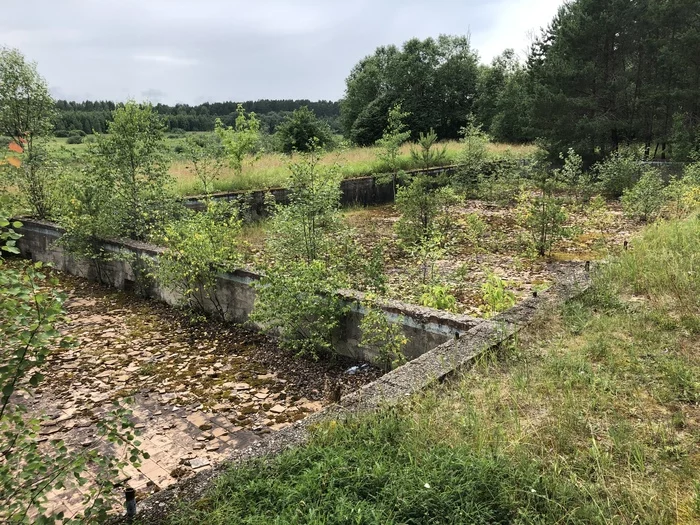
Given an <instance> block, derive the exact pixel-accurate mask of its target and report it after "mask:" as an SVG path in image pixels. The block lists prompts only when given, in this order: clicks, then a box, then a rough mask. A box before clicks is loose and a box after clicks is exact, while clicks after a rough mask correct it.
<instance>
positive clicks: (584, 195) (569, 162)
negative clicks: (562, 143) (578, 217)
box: [558, 148, 596, 204]
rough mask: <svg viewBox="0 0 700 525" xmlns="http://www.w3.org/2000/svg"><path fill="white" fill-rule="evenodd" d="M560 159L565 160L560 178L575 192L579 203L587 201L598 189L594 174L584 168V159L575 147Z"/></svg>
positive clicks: (560, 171)
mask: <svg viewBox="0 0 700 525" xmlns="http://www.w3.org/2000/svg"><path fill="white" fill-rule="evenodd" d="M559 159H561V160H563V161H564V166H563V167H562V168H561V169H560V170H559V173H558V177H559V179H560V180H561V181H562V182H563V183H564V184H566V185H567V186H568V188H569V190H570V191H572V192H573V194H574V199H575V200H576V203H577V204H585V203H587V202H588V201H589V200H590V199H591V197H592V196H593V193H594V192H595V190H596V187H595V182H594V180H593V174H592V173H591V172H588V171H584V169H583V159H582V158H581V156H580V155H579V154H577V153H576V152H575V151H574V150H573V149H571V148H569V151H568V152H567V153H566V155H564V154H563V153H561V154H560V155H559Z"/></svg>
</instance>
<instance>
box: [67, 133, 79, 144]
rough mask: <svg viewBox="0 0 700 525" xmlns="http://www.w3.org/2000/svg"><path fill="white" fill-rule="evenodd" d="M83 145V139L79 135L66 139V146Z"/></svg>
mask: <svg viewBox="0 0 700 525" xmlns="http://www.w3.org/2000/svg"><path fill="white" fill-rule="evenodd" d="M82 143H83V137H81V136H80V135H71V136H70V137H68V138H67V139H66V144H82Z"/></svg>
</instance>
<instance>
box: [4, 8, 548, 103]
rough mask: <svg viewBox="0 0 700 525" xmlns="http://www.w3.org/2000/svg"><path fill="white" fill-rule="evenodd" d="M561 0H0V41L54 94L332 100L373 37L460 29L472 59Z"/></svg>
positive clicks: (519, 43)
mask: <svg viewBox="0 0 700 525" xmlns="http://www.w3.org/2000/svg"><path fill="white" fill-rule="evenodd" d="M561 3H562V0H495V1H485V0H461V1H460V0H349V1H348V0H343V1H336V0H325V1H321V0H317V1H312V0H257V1H248V2H243V1H238V0H139V1H136V0H60V1H59V0H21V1H13V2H11V1H10V0H0V12H1V13H2V14H1V16H0V45H6V46H10V47H17V48H19V49H20V50H21V51H22V52H23V53H24V54H25V55H26V56H27V57H28V58H29V59H31V60H35V61H36V62H38V66H39V71H40V72H41V74H42V75H43V76H44V77H45V78H46V79H47V80H48V82H49V85H50V87H51V91H52V93H53V95H54V96H55V97H56V98H62V99H68V100H85V99H90V100H97V99H99V100H105V99H108V100H117V101H121V100H125V99H127V98H135V99H137V100H143V99H148V100H150V101H152V102H164V103H171V104H172V103H175V102H185V103H189V104H196V103H200V102H204V101H223V100H235V101H242V100H251V99H262V98H307V99H310V100H319V99H330V100H336V99H339V98H340V97H342V96H343V91H344V88H345V78H346V77H347V75H348V73H349V72H350V69H351V68H352V66H353V65H355V64H356V63H357V62H358V61H359V60H360V59H361V58H362V57H364V56H366V55H369V54H371V53H373V52H374V50H375V49H376V48H377V46H380V45H387V44H396V45H401V44H402V43H403V42H404V41H406V40H408V39H409V38H412V37H419V38H426V37H429V36H432V37H436V36H438V35H439V34H441V33H445V34H452V35H464V34H467V33H470V34H471V42H472V46H473V47H474V48H475V49H476V50H477V51H478V53H479V56H480V57H481V60H482V61H483V62H489V61H490V60H491V59H492V58H493V57H494V56H495V55H498V54H499V53H501V52H502V51H503V50H504V49H506V48H508V47H512V48H514V49H515V50H516V51H517V52H519V53H520V54H521V55H523V52H524V50H525V48H526V46H527V44H528V42H529V37H528V32H532V31H533V30H534V31H538V30H539V28H540V27H544V26H546V25H547V24H548V23H549V21H550V20H551V19H552V17H553V16H554V14H555V13H556V10H557V7H558V6H559V5H560V4H561Z"/></svg>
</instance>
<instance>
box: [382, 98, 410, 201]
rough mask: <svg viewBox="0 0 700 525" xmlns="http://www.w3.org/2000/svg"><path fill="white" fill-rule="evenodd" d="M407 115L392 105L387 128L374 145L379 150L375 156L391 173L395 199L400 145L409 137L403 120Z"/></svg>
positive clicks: (396, 105)
mask: <svg viewBox="0 0 700 525" xmlns="http://www.w3.org/2000/svg"><path fill="white" fill-rule="evenodd" d="M407 116H408V113H407V112H405V111H401V104H394V106H393V107H392V108H391V109H390V110H389V116H388V119H387V126H386V128H384V134H383V135H382V138H380V139H379V140H378V141H377V142H376V144H377V146H379V147H380V148H381V150H380V151H379V153H378V154H377V156H378V157H379V160H381V161H383V162H384V163H385V164H386V165H387V166H388V167H389V172H390V173H391V187H392V192H393V194H394V198H396V179H397V177H398V172H399V152H400V151H401V145H402V144H403V143H404V142H406V141H407V140H408V139H409V138H410V137H411V130H410V129H408V128H407V127H406V124H404V119H405V118H406V117H407Z"/></svg>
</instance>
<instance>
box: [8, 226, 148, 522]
mask: <svg viewBox="0 0 700 525" xmlns="http://www.w3.org/2000/svg"><path fill="white" fill-rule="evenodd" d="M20 226H21V224H19V223H12V224H10V222H9V221H8V220H7V219H6V218H5V217H0V231H1V233H0V239H1V245H0V248H2V252H10V253H17V251H18V250H17V248H16V247H15V245H14V243H15V241H16V240H17V239H18V237H19V235H18V234H16V233H15V232H14V229H15V228H18V227H20ZM2 252H0V253H2ZM0 268H1V271H0V336H2V340H3V345H2V349H1V350H0V388H1V389H2V397H1V398H0V451H1V452H2V461H0V521H2V522H3V523H27V524H28V523H47V524H50V523H55V522H56V520H64V519H68V518H70V517H69V516H64V515H63V513H62V512H55V511H49V510H48V507H47V500H48V496H49V493H51V492H52V491H54V490H59V489H63V488H65V487H76V486H84V485H85V484H86V482H87V481H88V478H91V479H92V483H91V485H90V486H89V487H86V488H85V490H84V492H83V494H84V497H83V503H84V504H85V510H83V511H82V512H80V513H79V514H78V515H76V516H73V517H72V518H73V519H74V520H75V522H81V521H82V522H86V523H87V522H95V523H98V522H103V521H104V520H105V519H106V517H107V512H108V511H109V510H110V509H111V507H112V505H113V504H114V494H113V493H112V488H113V487H114V485H115V483H116V481H117V474H118V468H121V467H123V466H125V465H127V464H135V465H138V462H139V459H140V457H145V458H148V454H146V453H144V454H142V453H141V452H140V451H139V448H138V447H139V445H140V443H139V441H138V440H137V439H135V436H136V434H137V432H136V431H134V430H133V425H132V424H131V422H130V420H129V415H130V412H129V411H128V410H127V409H126V408H124V407H123V406H122V403H115V407H114V409H113V410H111V411H109V412H106V413H104V414H101V416H100V420H99V421H98V423H97V431H98V434H99V435H100V436H102V437H103V438H104V439H105V440H106V441H107V442H109V443H111V444H113V445H114V446H115V447H116V448H117V449H121V450H123V454H120V455H115V453H114V452H113V451H105V450H100V449H98V447H97V446H96V445H89V446H86V447H83V448H82V449H81V450H75V449H74V448H72V447H68V446H67V445H66V444H65V443H64V442H63V441H62V440H48V441H47V440H46V439H42V436H41V435H40V429H41V424H42V422H43V421H44V419H43V418H42V417H41V416H37V415H35V414H32V413H30V411H29V409H28V406H27V404H28V401H29V400H31V399H33V398H34V395H35V393H36V388H37V387H39V386H40V385H41V384H42V383H43V380H44V372H45V367H46V366H47V360H48V357H49V355H50V354H51V353H52V352H56V351H58V350H57V349H59V348H69V347H70V346H72V345H73V344H74V342H73V341H72V339H71V338H70V337H69V336H65V335H63V334H62V333H60V332H59V331H58V329H57V324H58V323H59V322H60V321H61V320H62V317H63V313H64V312H63V303H64V301H65V299H66V296H65V295H64V294H62V293H60V292H59V291H58V290H56V289H55V285H56V283H55V282H53V281H52V280H51V279H50V278H49V277H48V276H47V271H48V269H47V268H44V267H43V265H42V264H41V263H33V264H24V265H13V266H9V265H8V264H7V262H6V261H5V259H4V258H3V257H2V256H0Z"/></svg>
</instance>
